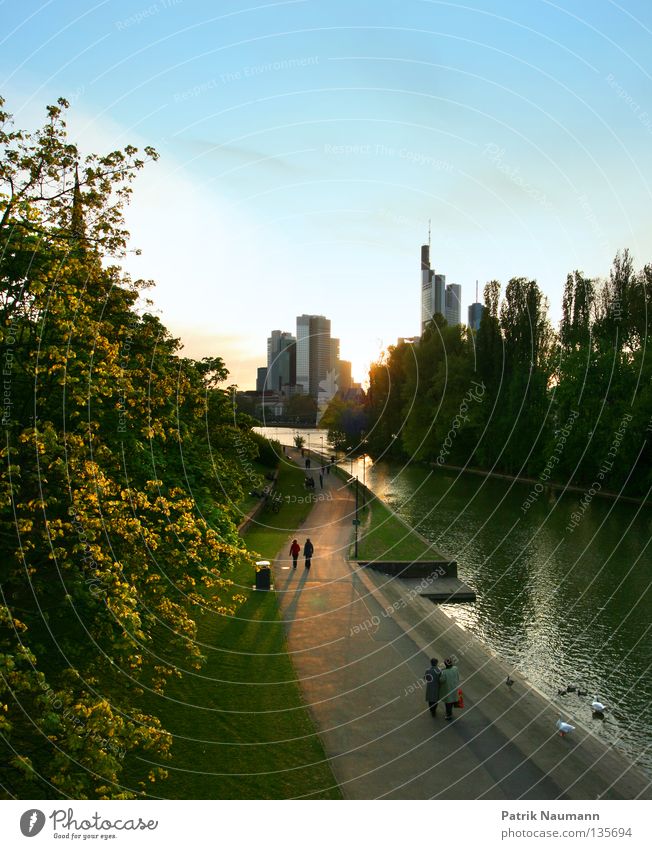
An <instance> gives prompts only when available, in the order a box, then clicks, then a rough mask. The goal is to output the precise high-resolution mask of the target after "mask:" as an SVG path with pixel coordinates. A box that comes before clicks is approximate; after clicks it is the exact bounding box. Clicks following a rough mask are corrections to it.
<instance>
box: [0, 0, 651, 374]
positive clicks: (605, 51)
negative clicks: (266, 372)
mask: <svg viewBox="0 0 652 849" xmlns="http://www.w3.org/2000/svg"><path fill="white" fill-rule="evenodd" d="M0 79H2V83H1V84H0V93H1V94H2V95H3V96H4V97H5V99H6V108H8V109H9V111H10V112H13V114H14V116H15V121H16V124H17V125H18V126H21V127H24V128H34V127H36V126H38V125H39V124H40V123H41V122H42V118H43V115H44V107H45V104H47V103H51V102H54V100H55V99H56V98H57V97H59V96H63V97H66V98H67V99H68V100H69V101H70V103H71V110H70V112H69V117H68V125H69V128H70V131H71V136H72V137H73V138H74V139H75V140H77V141H78V142H79V143H80V146H81V147H82V149H84V150H85V151H88V152H90V151H97V152H102V151H108V150H112V149H114V148H115V147H116V146H124V145H125V144H128V143H131V144H135V145H137V146H144V145H147V144H150V145H153V146H154V147H156V149H157V150H158V151H159V153H160V156H161V158H160V160H159V161H158V162H157V163H155V164H151V165H149V166H148V167H147V169H146V170H145V172H143V173H142V175H141V176H139V178H138V180H137V181H136V183H135V186H134V196H133V200H132V203H131V205H130V207H129V209H128V211H127V216H126V217H127V224H128V227H129V229H130V231H131V234H132V247H134V248H140V249H141V251H142V252H141V254H140V255H139V256H136V255H135V254H133V253H131V254H129V255H128V257H127V258H126V260H125V267H126V269H127V270H128V271H129V272H130V273H131V274H132V275H133V276H135V277H137V278H144V279H152V280H154V281H155V282H156V287H155V289H153V290H150V291H149V292H148V296H149V297H151V298H152V299H153V300H154V302H155V308H156V310H157V311H158V313H159V315H160V317H161V319H162V321H163V322H164V323H165V324H166V325H167V326H168V327H169V328H170V330H171V331H172V332H173V334H174V335H176V336H178V337H179V338H180V339H181V340H182V342H183V343H184V351H185V353H186V354H187V355H189V356H195V357H201V356H222V357H223V359H224V360H225V362H226V365H227V367H228V368H229V370H230V373H231V375H230V381H232V382H234V383H237V384H238V385H239V386H240V387H241V388H242V389H251V388H253V387H254V384H255V376H256V367H257V366H260V365H265V364H266V363H265V360H266V339H267V336H268V335H269V332H270V331H271V330H273V329H280V330H289V331H292V332H294V331H295V320H296V316H297V315H299V314H301V313H317V314H323V315H326V316H327V317H328V318H330V319H331V324H332V334H333V335H334V336H337V337H339V338H340V340H341V356H342V358H343V359H350V360H352V362H353V372H354V377H355V378H356V379H358V380H363V381H364V379H365V375H366V372H367V369H368V364H369V362H370V361H371V360H373V359H375V358H377V357H378V355H379V353H380V351H381V350H382V349H383V348H384V347H386V346H387V345H389V344H394V343H395V342H396V339H397V337H399V336H411V335H414V334H417V333H418V332H419V323H420V315H419V310H420V274H419V259H420V246H421V244H422V243H424V242H426V241H427V238H428V222H429V221H430V222H431V225H430V226H431V245H432V247H431V259H432V265H433V267H434V268H435V270H436V271H437V272H438V273H443V274H445V275H446V278H447V282H448V283H459V284H460V285H461V286H462V312H463V319H464V318H465V317H466V308H467V306H468V304H470V303H471V302H472V301H474V300H475V283H476V280H478V281H479V284H480V292H482V287H483V285H484V283H485V282H486V281H488V280H491V279H497V280H500V281H501V282H502V284H503V286H504V285H505V284H506V283H507V281H508V280H509V279H510V278H511V277H516V276H527V277H530V278H534V279H536V280H537V281H538V282H539V285H540V286H541V288H542V290H543V292H544V293H545V295H546V296H547V297H548V299H549V302H550V316H551V319H552V321H553V323H556V322H557V321H558V319H559V314H560V304H561V294H562V289H563V285H564V281H565V278H566V274H567V273H568V272H570V271H572V270H574V269H581V270H583V271H584V272H585V273H586V274H588V275H589V276H593V277H598V276H606V275H607V274H608V271H609V267H610V264H611V261H612V259H613V257H614V255H615V253H616V251H617V250H619V249H623V248H625V247H628V248H630V250H631V251H632V253H633V255H634V259H635V262H636V264H637V266H642V265H643V264H646V263H649V262H652V228H651V227H650V209H651V208H652V207H651V203H650V201H651V199H652V195H651V187H652V162H651V151H652V3H650V2H649V0H621V2H618V3H616V2H612V1H611V0H593V1H592V2H591V3H587V2H585V0H558V2H549V0H469V2H468V3H466V2H461V3H460V2H454V0H450V2H438V0H400V2H398V0H397V1H396V2H395V1H394V0H392V2H386V0H365V1H364V2H363V0H346V2H342V0H290V1H289V2H277V3H275V2H266V3H256V0H245V2H236V0H226V2H221V0H218V2H209V0H154V2H151V3H149V4H148V3H147V2H146V0H145V1H144V2H143V0H101V2H93V0H45V2H43V0H41V1H40V2H35V1H34V0H21V2H20V3H18V2H12V0H4V2H2V0H0Z"/></svg>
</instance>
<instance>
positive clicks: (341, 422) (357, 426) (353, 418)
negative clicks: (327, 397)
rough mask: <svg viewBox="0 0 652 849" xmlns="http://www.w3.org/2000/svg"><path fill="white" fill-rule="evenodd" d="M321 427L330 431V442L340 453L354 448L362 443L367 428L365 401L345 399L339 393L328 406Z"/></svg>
mask: <svg viewBox="0 0 652 849" xmlns="http://www.w3.org/2000/svg"><path fill="white" fill-rule="evenodd" d="M319 426H320V427H324V428H327V429H328V441H329V442H330V443H331V445H333V447H334V448H336V449H337V450H338V451H342V450H346V449H348V448H353V449H354V450H356V449H357V448H358V446H360V444H361V443H362V435H363V433H364V431H365V429H366V427H367V410H366V405H365V402H364V399H355V400H352V399H348V398H343V397H342V396H341V395H340V394H339V393H338V394H337V395H335V396H334V397H333V398H332V399H331V401H330V402H329V404H328V407H327V408H326V410H325V412H324V414H323V415H322V417H321V419H320V421H319Z"/></svg>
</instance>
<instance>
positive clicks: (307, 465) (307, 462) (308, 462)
mask: <svg viewBox="0 0 652 849" xmlns="http://www.w3.org/2000/svg"><path fill="white" fill-rule="evenodd" d="M309 468H310V457H306V469H309Z"/></svg>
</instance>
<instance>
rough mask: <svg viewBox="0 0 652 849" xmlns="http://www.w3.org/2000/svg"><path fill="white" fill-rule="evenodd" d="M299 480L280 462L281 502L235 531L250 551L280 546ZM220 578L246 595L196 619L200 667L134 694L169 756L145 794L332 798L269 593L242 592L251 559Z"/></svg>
mask: <svg viewBox="0 0 652 849" xmlns="http://www.w3.org/2000/svg"><path fill="white" fill-rule="evenodd" d="M303 480H304V475H303V472H302V471H301V470H300V469H299V468H298V467H297V466H291V465H288V464H287V463H286V462H284V463H283V464H282V466H281V469H280V473H279V479H278V484H277V491H278V492H280V493H281V495H282V496H283V497H284V499H286V500H285V501H284V504H283V506H282V507H281V510H280V512H279V513H277V514H274V513H271V512H264V513H263V514H262V515H261V517H260V519H259V520H258V521H260V522H264V523H265V526H263V527H261V526H260V525H257V524H255V523H254V524H253V526H252V527H251V529H250V530H249V532H247V533H245V535H244V537H243V538H244V541H245V543H246V544H247V547H248V548H249V549H250V550H253V551H255V552H257V553H258V554H261V555H263V556H264V557H265V558H267V559H272V558H273V557H275V556H276V555H277V554H278V552H279V550H280V549H281V548H284V547H285V545H286V542H287V540H288V537H289V536H290V534H291V533H292V532H293V530H294V528H296V527H297V526H298V525H299V524H300V523H301V522H302V521H303V520H304V519H305V518H306V517H307V515H308V513H309V512H310V508H311V504H310V503H309V502H308V501H306V502H301V501H296V502H293V500H292V496H293V495H296V496H303V497H305V495H306V492H305V489H304V487H303ZM288 496H289V498H288ZM288 528H290V529H291V530H288ZM288 548H289V544H288ZM253 560H254V557H253V556H252V564H253ZM229 577H231V578H232V579H233V580H234V581H235V582H236V583H237V584H238V585H239V586H240V588H241V589H240V592H242V593H243V595H244V596H245V597H246V601H245V602H244V603H243V604H242V605H241V606H240V607H239V608H238V610H237V614H236V616H235V617H233V618H228V617H223V616H218V615H216V614H214V613H210V612H206V613H204V614H203V615H201V616H200V617H199V620H198V631H199V634H198V639H199V641H200V643H202V644H203V649H202V650H203V653H204V654H205V655H206V658H207V660H206V663H205V664H204V666H203V667H202V669H201V670H200V671H199V672H198V673H193V672H191V671H182V672H181V678H180V679H177V680H172V681H171V682H170V685H169V687H168V690H167V691H166V695H165V697H159V696H153V695H149V694H147V695H146V697H145V698H144V705H143V707H145V708H146V709H147V710H149V711H151V712H152V713H154V714H155V715H157V716H159V717H160V718H161V721H162V723H163V726H164V727H165V728H166V729H168V730H169V731H170V732H171V733H172V734H174V735H175V739H174V744H173V748H172V751H173V757H172V760H171V761H167V762H164V763H163V764H162V765H163V766H164V767H165V768H166V769H168V771H169V778H168V779H167V780H165V781H162V782H161V783H160V784H159V785H154V787H152V788H151V790H150V791H149V792H152V793H156V792H157V791H156V788H158V793H159V794H160V795H161V796H163V797H165V798H172V799H286V798H292V797H297V796H304V795H308V794H311V796H310V797H311V798H322V799H324V798H330V799H333V798H337V799H339V798H341V793H340V791H339V788H338V786H337V783H336V781H335V779H334V777H333V774H332V771H331V769H330V766H329V764H328V761H327V760H326V757H325V754H324V750H323V747H322V744H321V741H320V739H319V737H318V736H317V734H316V730H315V726H314V723H313V721H312V719H311V717H310V715H309V713H308V710H307V708H306V705H305V704H304V702H303V699H302V696H301V691H300V688H299V684H298V682H297V679H296V674H295V671H294V668H293V665H292V661H291V658H290V656H289V654H288V651H287V642H286V638H285V629H284V625H283V622H282V621H281V619H280V616H279V608H278V602H277V599H276V595H275V594H274V593H273V592H269V593H266V592H255V591H254V590H252V588H251V586H252V584H253V583H254V568H253V565H252V566H251V567H244V568H242V567H241V568H239V569H238V570H236V571H234V572H233V573H232V574H231V575H230V576H229Z"/></svg>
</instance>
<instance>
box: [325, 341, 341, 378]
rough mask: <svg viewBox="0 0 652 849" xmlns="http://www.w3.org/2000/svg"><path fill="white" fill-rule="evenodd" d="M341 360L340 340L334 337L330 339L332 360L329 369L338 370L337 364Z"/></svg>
mask: <svg viewBox="0 0 652 849" xmlns="http://www.w3.org/2000/svg"><path fill="white" fill-rule="evenodd" d="M339 361H340V340H339V339H332V338H331V341H330V361H329V364H328V370H329V371H334V372H337V364H338V363H339Z"/></svg>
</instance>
